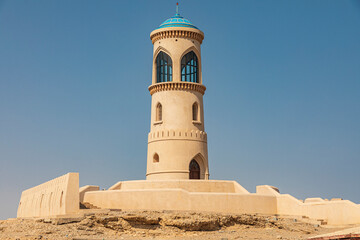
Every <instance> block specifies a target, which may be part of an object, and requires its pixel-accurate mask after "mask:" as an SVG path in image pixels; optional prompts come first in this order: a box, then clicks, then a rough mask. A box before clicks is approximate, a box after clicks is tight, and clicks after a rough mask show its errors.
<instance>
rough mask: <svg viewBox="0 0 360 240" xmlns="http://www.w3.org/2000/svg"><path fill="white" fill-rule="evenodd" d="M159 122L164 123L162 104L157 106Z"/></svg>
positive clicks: (157, 119)
mask: <svg viewBox="0 0 360 240" xmlns="http://www.w3.org/2000/svg"><path fill="white" fill-rule="evenodd" d="M155 120H156V121H157V122H159V121H162V106H161V103H158V105H157V106H156V119H155Z"/></svg>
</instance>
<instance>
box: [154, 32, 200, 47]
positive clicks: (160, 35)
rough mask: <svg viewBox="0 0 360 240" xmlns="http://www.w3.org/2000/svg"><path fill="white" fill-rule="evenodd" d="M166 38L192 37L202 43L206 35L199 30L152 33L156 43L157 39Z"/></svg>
mask: <svg viewBox="0 0 360 240" xmlns="http://www.w3.org/2000/svg"><path fill="white" fill-rule="evenodd" d="M164 38H190V39H194V40H196V41H198V42H199V43H200V44H201V43H202V41H203V40H204V35H203V34H201V33H200V31H199V32H194V31H187V30H172V29H169V30H164V31H158V32H155V33H153V34H151V36H150V39H151V41H152V43H153V44H154V43H155V42H156V41H157V40H160V39H164Z"/></svg>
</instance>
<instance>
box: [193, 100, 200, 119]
mask: <svg viewBox="0 0 360 240" xmlns="http://www.w3.org/2000/svg"><path fill="white" fill-rule="evenodd" d="M192 114H193V121H199V105H198V104H197V103H194V104H193V106H192Z"/></svg>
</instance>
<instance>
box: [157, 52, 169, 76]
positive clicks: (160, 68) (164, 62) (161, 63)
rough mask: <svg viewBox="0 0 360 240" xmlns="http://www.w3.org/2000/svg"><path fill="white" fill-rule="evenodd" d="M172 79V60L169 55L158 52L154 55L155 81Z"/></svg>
mask: <svg viewBox="0 0 360 240" xmlns="http://www.w3.org/2000/svg"><path fill="white" fill-rule="evenodd" d="M171 81H172V60H171V58H170V56H169V55H167V54H166V53H164V52H160V53H159V54H158V55H157V57H156V82H157V83H161V82H171Z"/></svg>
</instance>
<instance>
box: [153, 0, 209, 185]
mask: <svg viewBox="0 0 360 240" xmlns="http://www.w3.org/2000/svg"><path fill="white" fill-rule="evenodd" d="M150 39H151V41H152V43H153V46H154V50H153V68H152V83H151V85H150V87H149V91H150V94H151V121H150V122H151V124H150V133H149V135H148V153H147V172H146V179H147V180H169V179H203V180H205V179H209V164H208V151H207V134H206V132H205V126H204V123H205V121H204V103H203V95H204V93H205V90H206V87H205V86H204V85H203V79H202V74H201V44H202V41H203V39H204V33H203V32H202V31H200V30H199V29H198V28H197V27H196V26H195V25H193V24H192V23H191V22H190V21H189V20H187V19H185V18H183V17H182V16H181V15H180V14H179V11H178V5H177V6H176V14H175V15H174V16H173V17H171V18H169V19H167V20H166V21H165V22H163V23H162V24H161V25H160V26H159V27H158V28H157V29H155V30H154V31H152V32H151V34H150Z"/></svg>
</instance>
